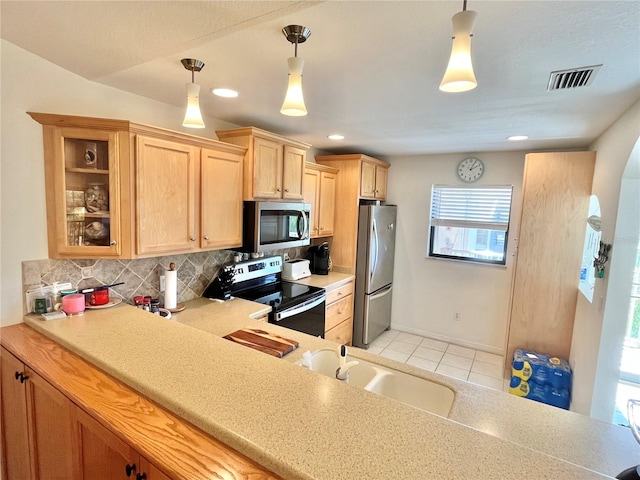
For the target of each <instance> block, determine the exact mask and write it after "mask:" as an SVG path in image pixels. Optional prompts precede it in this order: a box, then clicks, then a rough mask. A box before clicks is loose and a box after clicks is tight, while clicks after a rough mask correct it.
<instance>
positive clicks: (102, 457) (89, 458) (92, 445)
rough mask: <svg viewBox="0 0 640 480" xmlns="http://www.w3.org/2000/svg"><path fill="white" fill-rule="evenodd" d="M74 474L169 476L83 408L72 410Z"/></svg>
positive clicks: (94, 479) (103, 479)
mask: <svg viewBox="0 0 640 480" xmlns="http://www.w3.org/2000/svg"><path fill="white" fill-rule="evenodd" d="M74 413H75V423H76V433H77V436H78V439H77V440H78V441H77V445H78V447H79V448H77V449H76V462H75V465H76V466H77V468H78V471H77V475H76V478H82V479H91V480H116V479H127V478H130V479H135V480H168V479H169V477H168V476H167V475H165V474H164V473H162V472H161V471H160V470H158V468H156V467H155V466H154V465H152V464H151V463H150V462H149V461H148V460H147V459H145V458H144V457H142V456H141V455H140V454H139V453H138V452H136V451H135V450H134V449H133V448H131V447H130V446H129V445H127V444H126V443H125V442H123V441H122V440H120V439H119V438H118V437H116V436H115V435H114V434H113V433H111V432H110V431H109V430H107V429H106V428H105V427H103V426H102V425H101V424H100V423H98V422H97V421H96V420H94V419H93V418H92V417H90V416H89V415H87V414H86V413H85V412H84V411H83V410H81V409H79V408H76V410H75V412H74Z"/></svg>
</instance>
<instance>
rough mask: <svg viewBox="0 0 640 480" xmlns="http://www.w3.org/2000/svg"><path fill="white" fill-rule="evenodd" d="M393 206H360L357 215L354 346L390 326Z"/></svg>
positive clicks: (367, 341)
mask: <svg viewBox="0 0 640 480" xmlns="http://www.w3.org/2000/svg"><path fill="white" fill-rule="evenodd" d="M396 212H397V207H396V206H395V205H361V206H360V214H359V217H358V247H357V254H356V292H355V307H354V318H353V345H355V346H356V347H363V348H368V346H369V344H370V343H371V342H372V341H373V340H375V339H376V338H377V337H378V335H380V334H381V333H382V332H383V331H385V330H387V329H388V328H389V327H390V326H391V296H392V291H393V256H394V250H395V245H396V228H395V227H396Z"/></svg>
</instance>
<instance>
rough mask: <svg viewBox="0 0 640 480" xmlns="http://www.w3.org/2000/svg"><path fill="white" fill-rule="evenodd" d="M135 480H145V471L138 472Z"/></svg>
mask: <svg viewBox="0 0 640 480" xmlns="http://www.w3.org/2000/svg"><path fill="white" fill-rule="evenodd" d="M136 480H147V474H146V473H138V474H137V475H136Z"/></svg>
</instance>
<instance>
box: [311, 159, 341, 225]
mask: <svg viewBox="0 0 640 480" xmlns="http://www.w3.org/2000/svg"><path fill="white" fill-rule="evenodd" d="M337 173H338V171H337V170H336V169H335V168H331V167H326V166H324V165H319V164H315V163H307V164H306V166H305V169H304V202H305V203H309V204H310V205H311V215H310V220H309V223H310V231H311V238H317V237H329V236H331V235H333V230H334V219H335V210H336V175H337Z"/></svg>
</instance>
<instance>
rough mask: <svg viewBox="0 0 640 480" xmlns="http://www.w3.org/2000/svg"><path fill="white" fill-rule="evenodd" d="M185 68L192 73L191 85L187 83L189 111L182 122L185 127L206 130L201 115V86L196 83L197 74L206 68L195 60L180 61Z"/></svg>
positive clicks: (202, 63) (184, 59) (185, 59)
mask: <svg viewBox="0 0 640 480" xmlns="http://www.w3.org/2000/svg"><path fill="white" fill-rule="evenodd" d="M180 61H181V62H182V65H184V68H186V69H187V70H190V71H191V83H187V111H186V113H185V115H184V120H183V122H182V126H183V127H189V128H204V122H203V121H202V114H201V113H200V100H199V95H200V85H198V84H197V83H194V77H195V72H199V71H200V70H202V68H203V67H204V62H202V61H200V60H196V59H195V58H183V59H182V60H180Z"/></svg>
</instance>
